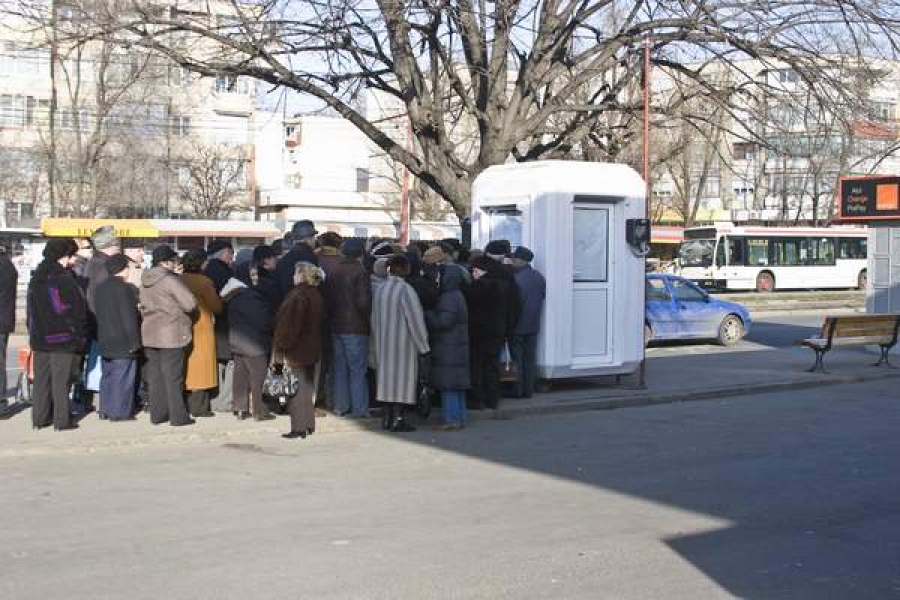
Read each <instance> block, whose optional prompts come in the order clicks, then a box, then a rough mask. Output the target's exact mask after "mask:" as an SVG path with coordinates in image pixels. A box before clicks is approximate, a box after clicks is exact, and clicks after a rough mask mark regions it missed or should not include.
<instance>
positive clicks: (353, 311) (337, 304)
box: [321, 258, 372, 335]
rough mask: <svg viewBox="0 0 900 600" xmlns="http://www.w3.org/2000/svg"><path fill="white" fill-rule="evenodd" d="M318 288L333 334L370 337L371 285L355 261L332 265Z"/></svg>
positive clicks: (367, 276)
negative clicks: (320, 291) (322, 297)
mask: <svg viewBox="0 0 900 600" xmlns="http://www.w3.org/2000/svg"><path fill="white" fill-rule="evenodd" d="M321 289H322V295H323V296H324V298H325V305H326V306H327V307H328V321H329V325H330V332H331V333H332V334H333V335H369V317H370V316H371V313H372V286H371V284H370V282H369V274H368V273H366V270H365V269H364V268H363V266H362V264H360V262H359V261H358V260H353V259H349V258H342V259H341V260H340V261H339V262H338V263H337V264H335V265H333V266H332V267H331V273H329V274H328V276H327V277H326V279H325V283H324V284H323V286H322V288H321Z"/></svg>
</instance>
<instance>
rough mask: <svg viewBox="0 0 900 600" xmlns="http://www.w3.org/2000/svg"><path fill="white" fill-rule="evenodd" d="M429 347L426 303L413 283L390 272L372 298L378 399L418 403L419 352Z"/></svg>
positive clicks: (372, 350)
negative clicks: (423, 308)
mask: <svg viewBox="0 0 900 600" xmlns="http://www.w3.org/2000/svg"><path fill="white" fill-rule="evenodd" d="M428 351H429V346H428V330H427V329H426V327H425V318H424V315H423V314H422V305H421V304H420V303H419V299H418V298H417V297H416V292H415V291H414V290H413V288H412V287H410V285H409V284H408V283H406V282H405V281H403V279H402V278H400V277H395V276H388V278H387V280H386V281H385V282H384V283H383V284H381V285H379V286H378V288H377V289H376V290H375V293H374V295H373V298H372V337H371V339H370V360H371V361H372V363H373V366H374V367H375V368H376V370H377V381H378V386H377V391H376V399H377V400H379V401H380V402H396V403H400V404H415V403H416V384H417V383H418V370H419V355H420V354H426V353H427V352H428Z"/></svg>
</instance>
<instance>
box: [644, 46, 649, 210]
mask: <svg viewBox="0 0 900 600" xmlns="http://www.w3.org/2000/svg"><path fill="white" fill-rule="evenodd" d="M644 185H646V186H647V187H646V199H645V201H644V211H645V213H644V215H645V217H646V218H649V217H650V38H649V37H645V38H644Z"/></svg>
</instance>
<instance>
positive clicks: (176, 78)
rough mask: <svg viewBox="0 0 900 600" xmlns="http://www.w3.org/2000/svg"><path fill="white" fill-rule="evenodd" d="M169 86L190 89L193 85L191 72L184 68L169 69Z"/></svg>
mask: <svg viewBox="0 0 900 600" xmlns="http://www.w3.org/2000/svg"><path fill="white" fill-rule="evenodd" d="M169 85H173V86H176V87H188V86H189V85H191V71H190V69H186V68H184V67H178V66H175V67H172V68H170V69H169Z"/></svg>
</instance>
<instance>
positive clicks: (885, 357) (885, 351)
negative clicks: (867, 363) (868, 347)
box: [872, 346, 896, 369]
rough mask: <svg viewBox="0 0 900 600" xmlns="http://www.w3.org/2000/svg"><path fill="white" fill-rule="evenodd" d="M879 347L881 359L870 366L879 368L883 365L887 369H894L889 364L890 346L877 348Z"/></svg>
mask: <svg viewBox="0 0 900 600" xmlns="http://www.w3.org/2000/svg"><path fill="white" fill-rule="evenodd" d="M879 347H880V348H881V357H880V358H879V359H878V362H877V363H875V364H874V365H872V366H874V367H880V366H881V365H884V366H886V367H887V368H889V369H896V367H895V366H894V365H892V364H891V360H890V352H891V347H890V346H879Z"/></svg>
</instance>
